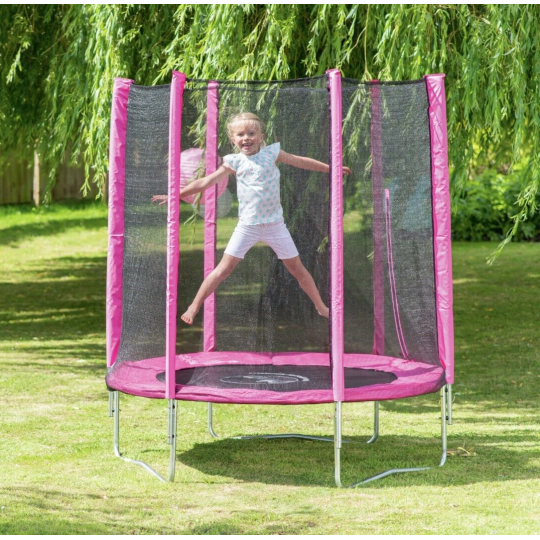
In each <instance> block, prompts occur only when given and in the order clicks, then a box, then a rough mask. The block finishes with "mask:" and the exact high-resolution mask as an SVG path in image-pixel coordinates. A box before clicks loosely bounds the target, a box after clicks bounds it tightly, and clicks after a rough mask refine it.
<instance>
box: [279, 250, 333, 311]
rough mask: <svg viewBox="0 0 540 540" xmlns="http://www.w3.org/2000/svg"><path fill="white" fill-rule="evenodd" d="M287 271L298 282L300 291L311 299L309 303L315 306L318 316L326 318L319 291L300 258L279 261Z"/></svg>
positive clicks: (325, 308)
mask: <svg viewBox="0 0 540 540" xmlns="http://www.w3.org/2000/svg"><path fill="white" fill-rule="evenodd" d="M281 260H282V261H283V264H284V265H285V267H286V268H287V270H288V271H289V272H290V273H291V274H292V275H293V276H294V277H295V278H296V279H297V280H298V283H299V285H300V287H302V290H303V291H304V292H305V293H306V294H307V295H308V296H309V297H310V298H311V301H312V302H313V303H314V304H315V309H316V310H317V311H318V312H319V315H322V316H323V317H326V318H328V308H327V307H326V305H325V303H324V302H323V301H322V298H321V295H320V294H319V290H318V289H317V286H316V285H315V281H313V277H312V276H311V274H310V273H309V272H308V271H307V270H306V267H305V266H304V265H303V264H302V261H301V260H300V257H299V256H297V257H294V258H292V259H281Z"/></svg>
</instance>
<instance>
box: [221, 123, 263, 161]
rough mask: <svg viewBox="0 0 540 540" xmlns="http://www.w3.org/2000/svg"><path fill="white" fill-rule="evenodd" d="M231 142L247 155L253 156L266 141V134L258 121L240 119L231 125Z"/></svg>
mask: <svg viewBox="0 0 540 540" xmlns="http://www.w3.org/2000/svg"><path fill="white" fill-rule="evenodd" d="M229 131H230V137H231V142H232V143H233V144H234V145H235V146H236V147H237V148H238V150H240V152H241V153H242V154H244V155H245V156H253V155H254V154H256V153H257V152H258V151H259V150H260V149H261V145H262V144H263V141H264V134H263V133H262V132H261V128H260V126H259V123H258V122H255V121H252V120H238V121H237V122H234V123H233V124H230V126H229Z"/></svg>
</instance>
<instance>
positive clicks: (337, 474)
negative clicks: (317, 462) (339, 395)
mask: <svg viewBox="0 0 540 540" xmlns="http://www.w3.org/2000/svg"><path fill="white" fill-rule="evenodd" d="M341 427H342V424H341V401H336V402H335V411H334V479H335V481H336V486H337V487H339V488H341V487H343V485H342V484H341V442H342V441H341Z"/></svg>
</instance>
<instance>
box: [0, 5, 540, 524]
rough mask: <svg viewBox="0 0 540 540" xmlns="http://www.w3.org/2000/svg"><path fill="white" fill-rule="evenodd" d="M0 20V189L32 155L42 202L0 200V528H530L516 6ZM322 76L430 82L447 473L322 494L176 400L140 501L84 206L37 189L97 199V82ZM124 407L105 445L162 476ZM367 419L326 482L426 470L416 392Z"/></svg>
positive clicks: (531, 276) (532, 352) (250, 426)
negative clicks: (174, 437)
mask: <svg viewBox="0 0 540 540" xmlns="http://www.w3.org/2000/svg"><path fill="white" fill-rule="evenodd" d="M0 15H1V16H0V125H1V126H2V129H0V181H3V180H4V179H5V178H6V174H7V173H6V171H8V170H9V168H13V167H16V166H19V167H21V166H22V167H23V169H24V167H27V166H26V165H24V163H27V164H29V166H31V164H33V162H34V160H35V156H37V160H38V161H39V164H40V170H41V177H42V182H43V185H42V189H43V191H42V192H41V195H40V202H41V203H45V204H41V206H40V207H39V208H35V207H33V205H31V204H26V205H25V204H21V205H8V206H2V207H0V245H1V250H2V261H1V262H0V265H1V274H0V275H1V277H0V302H1V303H0V358H1V359H2V367H3V369H2V373H1V374H0V410H1V416H0V426H1V428H0V429H1V430H2V438H1V440H0V452H1V453H2V456H3V463H2V465H1V466H0V532H2V533H151V532H155V533H159V532H166V533H188V532H193V533H212V532H214V533H231V532H232V533H235V532H236V533H308V532H310V533H338V532H341V533H353V532H356V533H368V532H369V533H405V534H406V533H409V534H415V533H426V532H427V533H495V532H496V533H517V532H521V533H535V532H536V533H538V532H539V531H540V517H539V514H538V510H537V508H538V507H539V506H540V498H539V497H540V496H539V493H540V480H539V477H540V450H539V448H540V446H539V443H540V427H539V421H538V420H539V416H540V415H539V413H538V404H539V402H540V392H539V391H538V383H539V377H540V369H539V368H540V358H539V354H538V346H539V345H540V339H539V336H538V327H539V322H540V320H539V319H540V316H539V314H538V312H539V310H538V300H539V294H538V293H539V286H538V279H539V278H540V270H539V262H540V249H539V244H537V243H535V242H534V240H537V239H538V234H539V232H538V231H539V227H538V226H539V225H540V222H539V221H538V220H539V218H538V212H537V205H538V202H539V195H538V182H539V178H540V176H539V174H540V161H539V160H540V153H539V149H540V140H539V139H540V129H539V127H540V125H539V124H540V92H539V84H540V77H539V75H540V73H539V72H540V43H539V41H540V8H538V6H535V5H534V6H533V5H531V6H517V5H462V6H460V5H429V6H426V5H409V6H399V5H326V4H319V5H278V4H271V5H270V4H266V5H263V4H260V5H208V6H191V5H180V6H119V5H111V6H97V5H85V6H78V5H77V6H75V5H43V6H40V5H14V6H2V7H0ZM330 67H338V68H340V69H341V70H342V71H343V73H344V74H345V75H346V76H347V77H353V78H359V79H380V80H406V79H416V78H420V77H421V76H422V75H424V74H426V73H437V72H443V73H446V88H447V99H448V104H447V107H448V120H449V138H450V163H451V173H452V183H451V188H452V196H453V212H454V216H453V217H454V219H453V236H454V240H455V243H454V292H455V323H456V385H455V386H454V392H455V400H456V403H455V416H454V421H455V423H454V426H452V427H451V428H450V429H449V449H450V452H449V459H448V463H447V465H446V466H445V467H444V468H442V469H435V470H431V471H428V472H425V473H419V474H411V475H403V476H397V477H391V478H388V479H385V480H383V481H381V482H379V483H374V484H372V485H370V486H369V487H367V488H362V489H358V490H355V491H346V490H344V491H340V490H336V489H335V488H333V487H332V486H333V478H332V470H333V464H332V454H333V451H332V448H331V447H330V445H329V446H325V445H324V444H323V443H311V442H307V443H306V442H304V441H251V442H239V441H232V440H222V441H212V440H210V438H209V436H208V435H207V433H206V431H205V425H206V418H205V409H204V405H203V404H197V403H187V404H184V403H182V404H181V407H180V411H179V435H180V437H179V441H178V454H177V459H178V466H177V483H175V484H172V485H162V484H160V483H159V482H156V480H155V479H154V478H152V477H150V476H149V475H147V473H145V472H144V471H143V470H142V469H139V468H137V467H133V466H130V465H128V464H125V463H123V462H121V461H120V460H117V459H115V458H114V457H113V454H112V425H111V422H110V420H109V418H107V392H106V389H105V386H104V380H103V379H104V374H105V324H104V304H105V302H104V291H105V266H106V241H107V233H106V226H107V224H106V222H107V209H106V206H105V205H104V204H103V202H100V200H98V201H97V202H92V201H86V202H85V201H82V202H78V203H69V202H65V203H52V202H51V201H53V200H54V193H55V192H54V183H55V181H56V180H57V179H60V178H61V177H62V174H65V173H63V172H62V170H63V169H62V168H65V167H68V166H71V167H72V168H73V169H75V170H77V169H78V170H79V171H80V172H78V173H77V174H78V175H79V176H78V177H77V178H79V179H80V182H81V183H82V184H83V185H82V188H83V194H85V195H86V196H87V197H90V199H94V198H95V197H96V196H98V198H99V197H100V196H101V195H102V194H103V193H104V192H105V190H106V177H107V152H108V132H109V114H110V101H111V90H112V82H113V78H114V77H117V76H121V77H129V78H132V79H135V80H136V82H138V83H140V84H159V83H164V82H168V80H169V79H170V72H171V70H172V69H178V70H181V71H184V72H186V73H187V74H188V76H191V77H200V78H217V79H287V78H295V77H303V76H309V75H317V74H320V73H323V72H324V71H325V70H326V69H328V68H330ZM21 164H23V165H21ZM81 168H82V169H81ZM24 170H26V169H24ZM22 176H24V175H22ZM0 191H1V190H0ZM56 198H57V199H58V198H61V197H58V196H57V197H56ZM485 240H490V241H492V242H480V241H485ZM510 240H514V241H512V242H511V243H509V242H510ZM465 241H469V242H465ZM504 244H507V245H506V247H504V249H502V251H501V248H502V246H503V245H504ZM494 254H499V256H498V257H496V258H494ZM487 260H489V261H490V262H492V263H493V264H491V265H488V264H487V263H486V261H487ZM123 403H124V405H123V414H122V418H123V419H124V420H123V421H124V429H123V431H122V434H123V437H125V438H124V439H123V441H122V445H123V447H124V449H125V451H126V453H127V454H128V455H130V456H131V457H139V458H141V459H144V460H145V461H149V462H151V463H152V464H154V465H156V466H157V467H159V464H160V463H162V464H163V466H164V465H165V463H166V460H167V448H166V446H167V445H166V444H165V434H166V411H165V406H164V403H162V402H158V401H149V400H142V399H135V398H129V397H127V398H123ZM216 411H217V412H216V418H217V426H218V427H219V429H220V430H221V431H223V433H226V434H240V433H244V432H257V431H259V432H260V431H261V430H264V431H266V430H269V431H274V432H279V431H283V432H291V431H292V432H294V431H301V430H302V429H305V428H306V426H309V428H311V430H312V431H314V432H317V433H320V434H323V435H329V434H330V432H331V429H332V410H331V407H326V406H316V407H246V406H244V407H241V406H222V407H216ZM381 411H382V412H381V438H380V440H379V441H378V442H377V443H376V445H375V446H374V447H366V446H363V445H361V444H359V445H354V446H353V445H351V446H350V447H347V446H346V445H345V447H344V451H343V454H344V457H343V460H344V463H343V467H344V470H343V476H344V480H345V481H347V480H350V482H352V481H355V480H358V479H360V478H361V477H365V476H368V475H369V474H371V473H375V472H378V471H380V470H383V469H385V468H388V467H392V466H396V465H399V466H408V467H410V466H415V465H423V464H425V463H430V462H434V463H435V462H436V461H437V460H438V439H437V429H438V414H437V412H438V407H437V399H436V396H424V397H421V398H415V399H411V400H406V401H403V402H387V403H383V404H382V406H381ZM370 417H371V407H370V406H369V405H367V404H354V405H349V406H347V407H345V408H344V421H345V426H344V427H345V429H344V434H345V435H346V436H347V437H349V438H352V439H353V440H354V441H356V442H361V441H363V440H365V439H366V438H367V436H368V434H369V431H370V429H371V428H370V422H371V420H370Z"/></svg>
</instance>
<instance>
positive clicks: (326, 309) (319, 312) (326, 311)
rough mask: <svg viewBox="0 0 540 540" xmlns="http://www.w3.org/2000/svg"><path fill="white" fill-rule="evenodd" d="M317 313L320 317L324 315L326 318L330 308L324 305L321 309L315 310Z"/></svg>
mask: <svg viewBox="0 0 540 540" xmlns="http://www.w3.org/2000/svg"><path fill="white" fill-rule="evenodd" d="M317 313H318V314H319V315H320V316H321V317H326V318H327V319H328V317H329V316H330V310H329V309H328V308H327V307H326V306H324V307H323V308H321V309H318V310H317Z"/></svg>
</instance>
